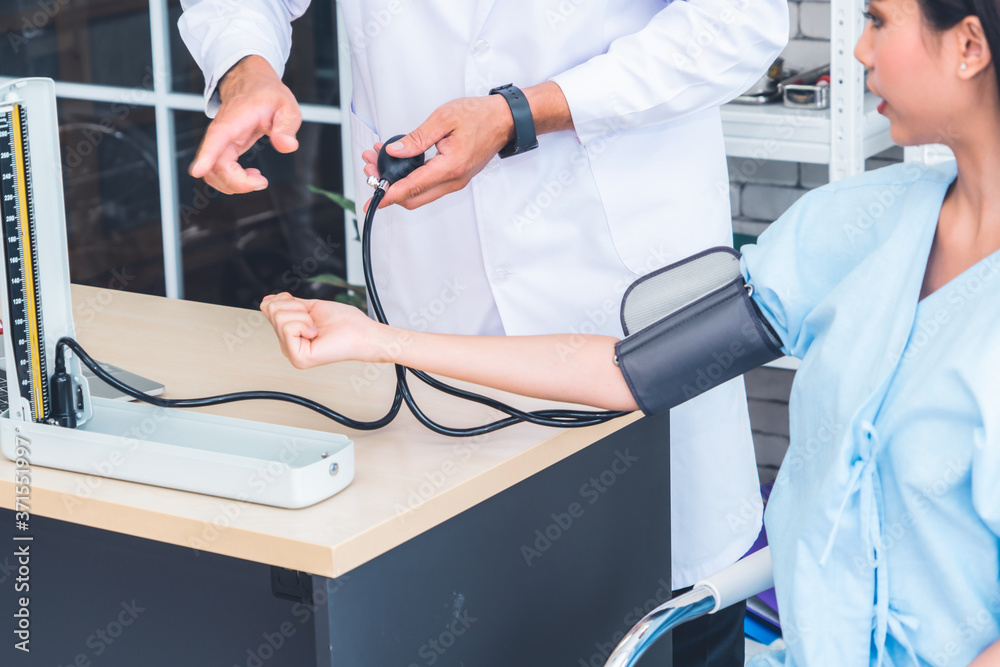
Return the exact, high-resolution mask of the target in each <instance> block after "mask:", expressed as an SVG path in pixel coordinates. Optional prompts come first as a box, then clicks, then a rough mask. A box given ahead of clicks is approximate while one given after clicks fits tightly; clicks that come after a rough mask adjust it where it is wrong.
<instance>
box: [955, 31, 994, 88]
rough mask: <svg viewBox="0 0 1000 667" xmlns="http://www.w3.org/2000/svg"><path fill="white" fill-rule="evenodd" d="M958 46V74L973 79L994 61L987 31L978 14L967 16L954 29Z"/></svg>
mask: <svg viewBox="0 0 1000 667" xmlns="http://www.w3.org/2000/svg"><path fill="white" fill-rule="evenodd" d="M953 32H954V35H955V39H956V41H957V46H958V54H957V55H958V62H959V65H958V76H959V78H961V79H966V80H968V79H971V78H972V77H974V76H976V75H977V74H979V73H980V72H982V71H983V70H986V69H988V68H989V66H990V64H991V63H992V62H993V57H992V55H991V53H990V46H989V44H988V43H987V41H986V33H985V32H984V31H983V24H982V23H980V21H979V17H978V16H966V17H965V18H964V19H962V20H961V21H960V22H959V23H958V25H956V26H955V27H954V29H953Z"/></svg>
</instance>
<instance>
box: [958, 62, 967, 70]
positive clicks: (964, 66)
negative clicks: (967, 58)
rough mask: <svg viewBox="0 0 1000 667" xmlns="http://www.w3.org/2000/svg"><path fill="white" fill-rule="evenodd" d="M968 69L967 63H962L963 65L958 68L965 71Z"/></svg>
mask: <svg viewBox="0 0 1000 667" xmlns="http://www.w3.org/2000/svg"><path fill="white" fill-rule="evenodd" d="M966 67H968V65H966V64H965V63H962V64H961V65H959V66H958V69H960V70H965V68H966Z"/></svg>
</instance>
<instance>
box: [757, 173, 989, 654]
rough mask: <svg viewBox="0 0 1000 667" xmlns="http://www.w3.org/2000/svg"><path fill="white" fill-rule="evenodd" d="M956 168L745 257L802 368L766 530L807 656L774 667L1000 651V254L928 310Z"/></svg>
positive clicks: (809, 207)
mask: <svg viewBox="0 0 1000 667" xmlns="http://www.w3.org/2000/svg"><path fill="white" fill-rule="evenodd" d="M955 169H956V168H955V164H954V163H953V162H950V163H947V164H944V165H939V166H937V167H932V168H928V167H924V166H922V165H916V164H901V165H896V166H893V167H889V168H886V169H881V170H878V171H876V172H870V173H868V174H863V175H861V176H859V177H856V178H853V179H849V180H846V181H840V182H837V183H834V184H831V185H829V186H827V187H824V188H821V189H820V190H817V191H815V192H812V193H810V194H808V195H806V196H805V197H803V198H802V199H801V200H800V201H799V202H798V203H797V204H796V205H795V206H794V207H793V208H792V209H790V210H789V211H788V213H786V214H785V215H784V216H783V217H782V219H781V220H779V221H778V222H776V223H775V224H774V225H772V226H771V228H769V229H768V230H767V232H766V233H765V234H763V235H762V236H761V238H760V240H759V244H758V245H756V246H747V247H745V248H743V253H744V258H743V271H744V276H745V277H746V278H747V280H748V282H749V283H750V284H752V285H753V287H754V289H755V295H754V298H755V300H756V302H757V304H758V305H759V306H760V307H761V310H762V311H763V312H764V314H765V316H766V317H767V319H768V320H769V321H770V322H771V323H772V325H773V326H774V328H775V331H776V332H777V333H778V335H779V336H780V337H781V339H782V342H783V343H784V346H785V352H786V353H787V354H790V355H792V356H795V357H799V358H800V359H802V363H801V367H800V370H799V371H798V374H797V376H796V378H795V384H794V386H793V388H792V396H791V400H790V403H789V411H790V416H791V446H790V448H789V450H788V453H787V455H786V456H785V459H784V462H783V463H782V465H781V471H780V472H779V474H778V478H777V481H776V483H775V486H774V491H773V492H772V495H771V498H770V502H769V504H768V507H767V511H766V514H765V523H766V525H767V534H768V538H769V541H770V544H771V553H772V557H773V561H774V571H775V583H776V589H777V594H778V606H779V607H780V611H781V619H782V629H783V631H784V635H785V642H786V643H787V645H788V648H787V650H785V651H781V652H773V653H769V654H765V655H761V656H758V657H756V658H754V659H753V660H752V661H751V662H750V664H751V665H754V667H763V666H766V665H831V666H836V667H853V666H858V667H861V666H865V665H869V664H871V665H895V666H898V665H938V666H944V665H966V664H968V663H969V661H971V660H972V659H973V658H975V657H976V656H977V655H978V654H979V653H980V652H982V651H983V650H984V649H985V648H986V647H987V646H989V645H990V644H991V643H993V642H994V641H996V640H997V639H998V638H1000V539H998V535H1000V252H998V253H994V254H993V255H991V256H990V257H987V258H986V259H984V260H983V261H981V262H979V263H978V264H977V265H975V266H973V267H971V268H970V269H968V270H967V271H965V272H964V273H963V274H962V275H960V276H959V277H957V278H955V279H954V280H953V281H951V282H950V283H948V284H947V285H945V286H943V287H942V288H940V289H939V290H938V291H936V292H934V293H933V294H931V295H929V296H928V297H927V298H925V299H923V300H922V301H921V300H920V299H919V295H920V289H921V284H922V280H923V275H924V270H925V268H926V264H927V258H928V255H929V253H930V249H931V243H932V241H933V239H934V233H935V229H936V225H937V218H938V214H939V212H940V208H941V202H942V201H943V198H944V195H945V193H946V191H947V189H948V186H949V185H950V183H951V182H952V181H953V180H954V178H955Z"/></svg>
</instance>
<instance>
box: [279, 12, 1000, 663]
mask: <svg viewBox="0 0 1000 667" xmlns="http://www.w3.org/2000/svg"><path fill="white" fill-rule="evenodd" d="M867 17H868V22H867V24H866V27H865V30H864V33H863V34H862V36H861V39H860V40H859V42H858V44H857V45H856V47H855V56H856V57H857V58H858V59H859V60H860V61H861V62H863V63H864V64H865V65H866V66H867V67H868V69H869V75H868V87H869V88H870V89H871V90H872V91H873V92H875V93H877V94H878V95H880V96H881V97H882V98H883V101H882V103H881V104H880V105H879V112H880V113H882V114H883V115H885V116H886V117H887V118H888V119H889V121H890V123H891V133H892V137H893V139H894V140H895V141H896V142H898V143H901V144H904V145H920V144H929V143H944V144H946V145H948V146H949V147H950V148H951V149H952V151H953V152H954V154H955V158H956V159H955V161H954V162H948V163H944V164H940V165H936V166H930V167H928V166H924V165H920V164H915V163H904V164H901V165H896V166H893V167H887V168H885V169H881V170H877V171H874V172H869V173H866V174H862V175H860V176H857V177H854V178H851V179H847V180H844V181H840V182H836V183H832V184H830V185H828V186H825V187H823V188H820V189H818V190H816V191H813V192H811V193H809V194H807V195H805V196H804V197H802V198H801V199H800V200H799V201H798V202H797V203H796V204H795V205H794V206H793V207H792V208H791V209H790V210H789V211H788V212H787V213H786V214H785V215H783V216H782V218H781V219H779V220H778V221H776V222H775V223H774V224H773V225H772V226H771V227H770V228H769V229H768V230H767V231H766V232H765V233H764V234H763V235H762V236H761V237H760V239H759V242H758V243H757V244H756V245H749V246H744V248H743V256H742V259H741V264H740V270H741V272H742V274H743V278H744V279H745V280H746V282H747V284H748V285H749V286H751V287H752V288H753V291H752V297H751V298H752V301H753V305H754V307H755V309H756V311H757V313H758V316H759V317H761V318H763V321H766V324H767V326H768V327H769V328H770V329H771V330H772V331H773V333H774V334H775V335H776V336H777V337H778V338H779V339H780V342H781V345H782V348H783V351H784V352H785V353H786V354H789V355H792V356H796V357H799V358H801V359H802V360H803V361H802V364H801V367H800V370H799V371H798V373H797V374H796V378H795V385H794V388H793V391H792V401H791V403H790V406H789V409H790V411H791V413H792V415H791V444H790V447H789V450H788V453H787V454H786V457H785V460H784V462H783V464H782V467H781V470H780V472H779V475H778V478H777V480H776V482H775V486H774V490H773V492H772V495H771V498H770V502H769V503H768V506H767V511H766V515H765V523H766V525H767V531H768V538H769V541H770V545H771V555H772V560H773V564H774V575H775V585H776V591H777V596H778V605H779V607H780V611H781V621H782V628H783V631H784V633H785V640H786V645H787V648H786V649H782V650H780V651H773V652H768V653H764V654H761V655H758V656H755V657H753V658H752V659H751V661H750V664H751V665H753V666H754V667H764V666H777V665H795V666H801V665H806V666H812V665H818V666H825V665H837V666H838V667H868V666H869V665H895V666H896V667H900V666H903V665H905V666H908V667H909V666H913V667H918V666H919V667H922V666H924V665H931V664H933V665H945V664H947V665H973V666H974V667H995V666H996V665H1000V570H998V565H997V564H998V563H1000V298H998V294H1000V188H998V187H997V183H998V182H1000V72H998V68H997V63H996V60H995V59H994V57H993V54H994V53H1000V11H998V3H997V0H970V1H969V2H964V1H961V0H872V2H871V4H870V5H869V6H868V8H867ZM662 215H664V216H668V215H670V211H663V212H662ZM261 308H262V310H263V311H264V313H265V314H266V315H267V317H268V318H269V320H270V321H271V323H272V325H273V326H274V328H275V330H276V332H277V334H278V338H279V340H280V342H281V346H282V350H283V351H284V353H285V354H286V356H288V358H289V359H291V360H292V362H293V363H294V364H295V365H297V366H300V367H307V366H313V365H317V364H322V363H329V362H334V361H338V360H341V359H361V360H366V361H394V362H398V363H402V364H406V365H410V366H413V367H417V368H422V369H426V370H429V371H431V372H436V373H440V374H443V375H447V376H449V377H452V378H457V379H462V380H469V381H472V382H477V383H481V384H485V385H491V386H495V387H499V388H503V389H507V390H510V391H515V392H519V393H522V394H529V395H534V396H538V397H542V398H550V399H562V400H568V401H572V402H576V403H585V404H590V405H594V406H598V407H603V408H611V409H616V410H624V409H633V408H634V407H635V406H636V404H642V401H641V400H640V397H641V396H640V395H641V394H643V391H646V390H648V389H649V387H648V386H647V387H645V388H641V387H640V388H638V389H637V388H636V387H633V386H632V384H631V382H630V384H626V382H625V380H624V379H623V372H624V369H625V368H626V367H627V363H626V361H627V359H625V358H623V359H621V360H616V359H615V357H614V354H615V339H614V338H612V337H605V336H576V337H574V340H569V337H560V336H520V337H493V338H490V337H471V336H443V335H436V334H411V335H412V342H411V343H410V344H408V345H405V346H399V345H393V341H394V340H396V338H395V336H396V335H397V333H398V332H395V331H393V329H392V328H390V327H387V326H385V325H381V324H377V323H375V322H372V321H370V320H367V318H365V317H364V316H363V315H362V314H361V313H360V312H352V311H350V309H349V308H348V307H345V306H341V305H338V304H326V303H321V302H315V301H302V300H299V299H295V298H292V297H290V296H288V295H284V294H282V295H278V296H273V297H269V298H268V299H266V300H265V301H264V303H263V304H262V306H261ZM725 324H726V323H725V322H722V323H720V322H719V321H718V320H715V321H714V322H713V328H712V329H711V331H709V330H707V329H706V330H704V333H705V334H706V338H707V337H710V336H709V335H708V334H712V335H713V336H714V334H715V333H716V332H717V331H718V330H719V329H720V328H724V325H725ZM696 325H697V322H692V323H689V326H696ZM634 335H635V336H641V335H642V332H641V331H640V332H639V333H637V334H634ZM581 341H582V344H581ZM567 344H569V346H570V347H569V348H568V349H572V350H574V354H571V355H566V354H560V353H559V350H560V349H567V348H566V347H565V345H567ZM691 353H692V354H705V355H708V356H709V357H710V353H711V351H710V350H691ZM616 361H620V362H621V363H620V365H619V364H616V363H615V362H616ZM649 370H650V372H649V373H648V374H647V375H648V376H650V377H651V376H656V377H662V378H669V377H670V372H671V369H669V368H656V369H649ZM660 386H665V385H663V384H661V385H660Z"/></svg>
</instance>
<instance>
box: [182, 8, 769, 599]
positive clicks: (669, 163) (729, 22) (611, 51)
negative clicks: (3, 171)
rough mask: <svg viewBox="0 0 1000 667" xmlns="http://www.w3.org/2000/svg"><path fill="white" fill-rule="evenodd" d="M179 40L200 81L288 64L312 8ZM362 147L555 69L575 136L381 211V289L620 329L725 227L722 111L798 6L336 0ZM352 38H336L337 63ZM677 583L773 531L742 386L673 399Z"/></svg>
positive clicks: (394, 308) (277, 11)
mask: <svg viewBox="0 0 1000 667" xmlns="http://www.w3.org/2000/svg"><path fill="white" fill-rule="evenodd" d="M183 5H184V7H185V12H184V15H183V16H182V18H181V21H180V28H181V35H182V37H183V38H184V41H185V43H186V44H187V45H188V48H189V49H190V50H191V52H192V54H193V56H194V58H195V60H197V61H198V63H199V65H200V66H201V67H202V70H203V71H204V72H205V78H206V83H207V86H206V91H205V92H206V100H207V111H208V113H209V115H214V112H215V110H216V109H217V98H215V99H213V94H214V92H215V88H216V85H217V82H218V80H219V78H220V77H221V76H222V75H223V74H224V73H225V72H226V71H227V70H228V69H229V68H230V67H231V66H232V65H233V64H234V63H235V62H236V61H238V60H239V59H240V58H242V57H244V56H246V55H249V54H258V55H261V56H263V57H265V58H267V59H268V61H269V62H270V63H271V64H272V65H273V66H274V67H275V69H276V70H277V71H278V72H279V73H280V72H282V71H283V66H284V62H285V60H286V58H287V55H288V51H289V48H290V43H291V27H290V21H291V20H292V19H293V18H295V17H298V16H300V15H301V14H302V13H303V12H304V11H305V9H306V8H307V6H308V2H307V1H305V0H284V1H279V0H247V1H244V2H240V3H233V2H231V1H230V0H184V2H183ZM341 7H342V10H343V15H344V20H345V23H346V28H347V32H348V35H349V36H350V54H349V55H350V58H351V67H352V74H353V83H354V95H353V101H352V104H351V109H350V123H351V126H350V129H351V138H352V146H351V151H352V153H353V154H354V155H355V156H356V159H355V174H354V180H355V184H356V188H355V198H356V200H357V201H358V202H359V203H363V202H364V201H365V200H366V199H367V198H368V197H369V196H370V195H371V190H370V188H368V186H367V185H365V178H364V176H363V172H362V167H363V163H362V161H361V159H360V154H361V152H362V151H363V150H364V149H367V148H370V147H371V146H372V145H373V144H374V143H375V142H376V141H378V140H381V139H387V138H389V137H390V136H392V135H394V134H402V133H405V132H408V131H410V130H412V129H413V128H415V127H416V126H417V125H419V124H420V123H421V122H423V121H424V120H425V119H426V118H427V116H429V115H430V113H431V112H432V111H434V109H436V108H437V107H438V106H440V105H441V104H443V103H445V102H447V101H449V100H452V99H456V98H460V97H466V96H478V95H484V94H486V93H487V92H488V91H489V89H490V88H492V87H494V86H497V85H501V84H505V83H510V82H513V83H514V84H515V85H518V86H521V87H526V86H530V85H533V84H536V83H540V82H542V81H545V80H548V79H552V80H554V81H555V82H556V83H558V84H559V86H560V88H561V89H562V91H563V93H564V94H565V96H566V98H567V101H568V102H569V106H570V110H571V113H572V116H573V121H574V125H575V132H559V133H553V134H546V135H542V136H541V137H539V148H538V149H537V150H534V151H531V152H529V153H526V154H524V155H519V156H515V157H512V158H508V159H505V160H500V159H499V158H494V159H493V160H492V161H491V162H490V163H489V164H488V165H487V167H486V168H485V169H484V171H483V172H482V173H480V174H479V175H478V176H476V177H475V178H474V179H473V180H472V182H471V184H470V185H469V187H467V188H466V189H464V190H463V191H461V192H458V193H455V194H452V195H449V196H446V197H444V198H442V199H440V200H438V201H436V202H434V203H432V204H429V205H427V206H424V207H421V208H420V209H417V210H415V211H406V210H404V209H402V208H400V207H391V208H390V209H386V210H383V211H381V212H380V213H379V217H378V223H377V225H376V227H375V229H374V230H373V235H372V254H373V257H372V259H373V267H374V272H375V276H376V284H377V286H378V288H379V289H380V296H381V298H382V303H383V305H384V307H385V311H386V314H387V316H388V319H389V321H390V322H392V323H395V324H398V325H401V326H406V327H409V328H412V329H417V330H428V331H440V332H452V333H488V334H499V333H506V334H513V335H525V334H543V333H554V332H578V333H602V334H607V335H613V336H621V334H622V330H621V324H620V322H619V317H618V307H619V303H620V300H621V295H622V293H623V292H624V290H625V288H626V287H627V286H628V285H629V284H630V283H631V282H632V281H633V280H634V279H635V278H636V277H637V276H639V275H641V274H644V273H647V272H649V271H650V270H653V269H655V268H658V267H660V266H663V265H665V264H668V263H671V262H673V261H676V260H678V259H680V258H682V257H686V256H688V255H691V254H693V253H695V252H697V251H699V250H703V249H704V248H707V247H710V246H716V245H728V244H729V243H730V241H731V222H730V213H729V179H728V173H727V169H726V161H725V154H724V149H723V141H722V129H721V121H720V117H719V111H718V105H719V104H721V103H723V102H725V101H727V100H729V99H731V98H733V97H734V96H736V95H738V94H739V93H741V92H742V91H743V90H746V89H747V88H749V87H750V85H751V84H753V83H754V82H755V81H756V80H757V79H758V78H759V77H760V76H761V74H762V73H763V72H764V70H765V69H766V68H767V66H768V65H769V64H770V63H771V62H772V61H773V59H774V58H775V57H776V56H777V54H778V53H779V52H780V50H781V48H782V47H783V45H784V43H785V41H786V39H787V34H788V9H787V4H786V0H677V1H675V2H668V3H664V2H662V0H607V1H605V2H583V1H582V0H461V1H459V0H450V1H449V0H343V1H342V2H341ZM343 56H344V51H342V56H341V57H343ZM671 417H672V421H671V446H672V452H671V464H672V466H673V471H674V474H673V475H672V485H673V486H672V497H673V499H674V503H673V511H672V521H673V524H672V526H673V528H672V536H673V545H674V548H673V585H674V587H675V588H676V587H681V586H686V585H689V584H692V583H694V581H695V580H697V579H698V578H700V577H702V576H704V575H707V574H710V573H712V572H714V571H716V570H718V569H720V568H721V567H724V566H725V565H727V564H729V563H731V562H733V561H734V560H736V559H737V558H739V557H740V556H741V555H742V554H743V553H744V552H745V551H746V549H747V548H748V547H749V546H750V544H751V543H752V542H753V540H754V538H755V537H756V535H757V532H758V530H759V527H760V521H761V519H760V517H761V505H760V496H759V493H758V490H757V477H756V469H755V466H754V456H753V446H752V442H751V438H750V429H749V420H748V417H747V408H746V400H745V394H744V390H743V384H742V381H741V380H737V381H734V382H732V383H729V384H727V385H725V386H723V387H720V388H718V389H716V390H713V391H711V392H709V393H707V394H705V395H703V396H701V397H699V398H696V399H694V400H692V401H690V402H689V403H687V404H685V405H684V406H681V407H680V408H677V409H675V410H674V411H673V412H672V414H671Z"/></svg>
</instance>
